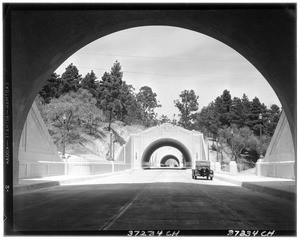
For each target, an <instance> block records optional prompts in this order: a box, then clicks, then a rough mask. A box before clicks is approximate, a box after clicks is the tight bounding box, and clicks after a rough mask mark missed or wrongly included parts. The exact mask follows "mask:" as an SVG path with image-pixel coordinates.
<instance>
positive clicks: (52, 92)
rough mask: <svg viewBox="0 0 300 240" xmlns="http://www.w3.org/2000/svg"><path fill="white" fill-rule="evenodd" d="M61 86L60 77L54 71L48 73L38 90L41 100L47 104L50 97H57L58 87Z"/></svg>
mask: <svg viewBox="0 0 300 240" xmlns="http://www.w3.org/2000/svg"><path fill="white" fill-rule="evenodd" d="M60 87H61V79H60V77H59V75H58V74H56V73H55V72H54V73H52V74H51V75H50V77H49V78H48V80H47V82H46V84H45V86H44V87H43V88H42V90H41V91H40V92H39V94H40V96H41V97H42V99H43V102H44V103H46V104H48V103H50V101H51V99H53V98H58V97H59V95H60V94H59V89H60Z"/></svg>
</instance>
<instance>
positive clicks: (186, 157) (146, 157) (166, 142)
mask: <svg viewBox="0 0 300 240" xmlns="http://www.w3.org/2000/svg"><path fill="white" fill-rule="evenodd" d="M165 146H170V147H174V148H176V149H178V150H179V151H180V152H181V153H182V155H183V167H184V168H191V167H192V157H191V154H190V151H189V150H188V149H187V147H186V146H185V145H184V144H183V143H181V142H179V141H177V140H175V139H171V138H162V139H159V140H156V141H154V142H153V143H151V144H150V145H149V146H148V147H147V148H146V149H145V151H144V153H143V155H142V159H141V163H142V168H149V162H150V158H151V155H152V154H153V152H154V151H155V150H157V149H159V148H161V147H165ZM167 160H168V159H166V161H167Z"/></svg>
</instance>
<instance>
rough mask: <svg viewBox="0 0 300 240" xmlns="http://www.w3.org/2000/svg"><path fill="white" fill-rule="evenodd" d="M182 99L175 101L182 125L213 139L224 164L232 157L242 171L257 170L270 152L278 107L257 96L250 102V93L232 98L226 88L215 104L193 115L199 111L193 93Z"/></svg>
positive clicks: (213, 147)
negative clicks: (258, 164)
mask: <svg viewBox="0 0 300 240" xmlns="http://www.w3.org/2000/svg"><path fill="white" fill-rule="evenodd" d="M188 93H189V94H188ZM179 97H180V100H176V101H175V105H176V107H178V109H179V111H180V113H181V114H180V115H179V116H180V120H179V124H180V125H181V126H183V127H185V128H187V129H190V130H191V129H194V130H198V131H200V132H202V133H203V134H204V136H206V137H208V138H210V139H211V140H212V141H213V144H212V146H211V149H212V150H213V151H216V152H217V154H218V155H219V156H220V161H221V164H225V163H224V162H222V159H224V155H228V156H229V158H230V159H231V160H233V161H236V162H237V164H238V168H239V170H244V169H245V168H247V167H254V165H255V163H256V161H257V160H258V158H259V156H260V155H261V154H262V155H264V154H265V153H266V150H267V147H268V145H269V143H270V141H271V137H272V136H273V133H274V131H275V128H276V126H277V123H278V121H279V118H280V114H281V110H280V108H279V107H278V106H277V105H276V104H273V105H271V107H270V108H267V107H266V106H265V104H263V103H261V102H260V100H259V99H258V98H257V97H255V98H254V99H253V100H252V101H250V100H249V99H248V97H247V96H246V94H243V96H242V98H238V97H233V98H232V96H231V94H230V92H229V91H228V90H227V89H225V90H224V91H223V93H222V94H221V95H220V96H218V97H217V98H216V99H215V100H214V101H213V102H211V103H209V104H208V105H207V106H205V107H203V108H202V109H201V110H200V111H199V112H193V111H196V110H197V108H198V106H197V104H196V102H195V101H196V99H198V97H197V96H196V95H195V93H194V92H193V90H191V91H187V90H184V91H183V92H182V93H181V94H180V95H179ZM189 106H190V107H189ZM260 115H261V119H260V117H259V116H260Z"/></svg>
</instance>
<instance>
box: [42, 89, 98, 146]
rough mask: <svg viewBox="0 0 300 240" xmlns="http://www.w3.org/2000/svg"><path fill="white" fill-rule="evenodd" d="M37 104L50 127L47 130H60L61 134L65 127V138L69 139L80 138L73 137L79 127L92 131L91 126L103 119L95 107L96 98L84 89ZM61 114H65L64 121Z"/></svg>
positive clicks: (76, 134)
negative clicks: (47, 102)
mask: <svg viewBox="0 0 300 240" xmlns="http://www.w3.org/2000/svg"><path fill="white" fill-rule="evenodd" d="M38 106H39V109H40V110H41V113H42V116H43V118H44V120H45V122H46V124H47V125H48V128H49V129H50V131H49V132H50V133H53V134H56V133H58V132H60V136H62V135H63V130H64V129H65V131H66V135H67V139H69V140H70V141H80V138H75V137H74V136H78V133H76V132H78V131H77V130H78V128H79V127H85V128H87V129H89V132H90V133H92V128H93V126H94V125H96V124H97V122H99V121H102V120H103V114H102V111H101V110H99V109H98V108H97V107H96V99H95V98H93V96H92V94H91V93H89V92H88V91H87V90H85V89H79V90H78V92H69V93H66V94H64V95H62V96H60V97H59V98H55V99H52V101H51V102H50V103H49V104H40V102H38ZM63 115H65V116H66V120H65V121H64V120H63ZM94 128H95V126H94ZM72 136H73V137H72Z"/></svg>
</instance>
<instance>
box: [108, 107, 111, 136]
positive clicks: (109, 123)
mask: <svg viewBox="0 0 300 240" xmlns="http://www.w3.org/2000/svg"><path fill="white" fill-rule="evenodd" d="M111 119H112V111H110V112H109V122H108V131H110V125H111Z"/></svg>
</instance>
